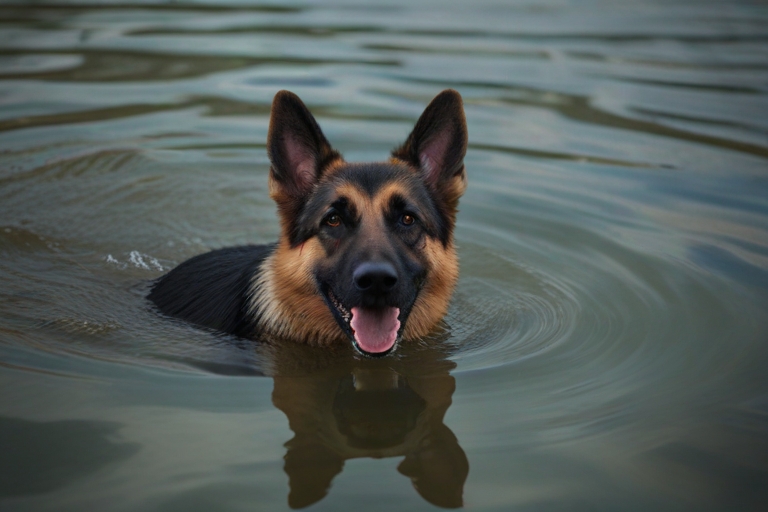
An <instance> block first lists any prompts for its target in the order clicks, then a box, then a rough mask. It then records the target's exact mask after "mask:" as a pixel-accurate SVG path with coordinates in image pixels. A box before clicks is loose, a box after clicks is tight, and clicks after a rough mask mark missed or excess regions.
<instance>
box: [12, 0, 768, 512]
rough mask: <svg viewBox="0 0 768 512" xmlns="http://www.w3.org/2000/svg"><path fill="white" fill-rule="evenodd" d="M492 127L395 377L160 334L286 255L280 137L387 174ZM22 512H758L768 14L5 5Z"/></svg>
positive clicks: (393, 363) (585, 6) (473, 146)
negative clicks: (277, 109) (255, 252)
mask: <svg viewBox="0 0 768 512" xmlns="http://www.w3.org/2000/svg"><path fill="white" fill-rule="evenodd" d="M446 87H453V88H456V89H458V90H459V91H460V92H461V93H462V95H463V96H464V99H465V104H466V113H467V120H468V125H469V133H470V148H469V152H468V155H467V159H466V163H467V169H468V175H469V180H470V186H469V189H468V191H467V193H466V195H465V196H464V198H463V199H462V202H461V213H460V217H459V222H458V227H457V231H456V237H457V240H458V244H459V246H460V257H461V272H462V274H461V280H460V283H459V287H458V290H457V292H456V296H455V299H454V302H453V305H452V308H451V312H450V314H449V316H448V318H447V319H446V324H445V326H444V327H443V328H442V330H441V331H440V332H438V333H436V334H435V335H434V336H433V337H432V338H431V339H429V340H425V341H424V342H423V343H420V344H418V345H412V346H407V347H404V348H403V350H401V351H400V352H398V353H397V355H396V356H394V357H390V358H387V359H385V360H383V361H364V360H361V359H360V358H359V357H357V356H355V355H354V354H352V353H351V351H350V350H349V349H348V348H346V347H344V348H340V349H338V350H335V351H331V352H329V351H322V350H317V349H310V348H305V347H301V346H286V347H274V346H266V345H263V344H262V345H260V344H254V343H251V342H245V341H243V340H237V339H233V338H229V337H225V336H217V335H215V334H212V333H209V332H206V331H202V330H199V329H195V328H193V327H190V326H188V325H185V324H183V323H179V322H173V321H169V320H166V319H163V318H160V317H159V316H158V315H156V314H155V313H154V312H153V311H152V310H151V308H150V307H149V306H148V304H147V303H146V301H145V300H144V294H145V292H146V286H147V283H148V282H149V281H150V280H151V279H153V278H155V277H157V276H159V275H161V274H162V272H163V271H165V270H167V269H169V268H171V267H172V266H173V265H175V264H176V263H179V262H181V261H183V260H185V259H186V258H188V257H190V256H193V255H195V254H198V253H201V252H204V251H206V250H208V249H210V248H216V247H223V246H228V245H235V244H242V243H267V242H271V241H273V240H274V239H275V238H276V237H277V232H278V231H277V230H278V226H277V220H276V216H275V211H274V206H273V204H272V203H271V201H270V200H269V198H268V191H267V179H266V177H267V171H268V161H267V158H266V151H265V148H264V143H265V139H266V131H267V120H268V114H269V104H270V102H271V99H272V96H273V95H274V94H275V92H276V91H277V90H279V89H284V88H285V89H290V90H293V91H294V92H296V93H298V94H299V95H300V96H301V97H302V98H303V99H304V100H305V101H306V102H307V104H308V105H309V106H310V108H311V109H312V110H313V112H314V113H315V114H316V116H317V117H318V120H319V122H320V124H321V126H322V127H323V129H324V131H325V133H326V135H327V136H328V138H329V140H330V141H331V142H332V143H333V144H334V145H335V146H336V147H337V148H338V149H340V150H341V151H342V152H343V153H344V154H345V156H346V157H347V159H348V160H377V159H383V158H385V157H386V155H387V153H388V151H389V150H390V149H391V148H392V147H393V146H394V145H395V144H397V143H399V142H401V140H402V139H403V138H404V137H405V136H406V135H407V134H408V132H409V130H410V128H411V126H412V124H413V122H414V121H415V119H416V118H417V117H418V115H419V114H420V113H421V111H422V109H423V108H424V106H425V105H426V103H427V102H428V101H429V100H430V99H431V98H432V97H433V96H434V95H435V94H436V93H437V92H439V91H440V90H441V89H443V88H446ZM0 280H1V281H0V283H1V284H0V444H1V445H2V446H1V448H2V449H1V450H0V506H1V507H2V509H3V510H56V511H60V510H73V511H74V510H246V509H247V510H262V509H264V510H267V509H268V510H275V509H287V508H288V507H289V506H290V507H294V508H296V507H303V506H308V505H312V509H313V510H314V509H317V510H339V509H340V508H349V509H351V508H353V507H354V508H362V509H367V510H394V509H398V510H399V509H408V510H421V509H429V508H432V505H438V506H443V507H452V506H459V505H461V504H463V505H464V507H466V508H467V509H469V510H510V509H515V510H529V509H530V510H565V509H567V510H590V511H591V510H758V509H762V506H764V504H765V502H766V500H767V499H768V485H766V482H768V314H766V311H768V5H766V4H765V3H764V2H759V1H755V2H749V1H740V2H739V1H728V2H726V1H715V0H712V1H703V0H696V1H692V0H691V1H677V2H666V1H662V0H657V1H653V0H640V1H633V2H629V1H627V2H620V1H600V0H584V1H568V0H542V1H536V2H532V1H515V0H509V1H492V0H483V1H478V2H444V1H441V2H431V1H426V0H415V1H407V2H406V1H392V2H378V3H376V4H375V5H374V4H369V3H367V2H363V1H360V0H350V1H341V2H336V3H332V4H325V3H320V2H317V3H315V2H283V3H275V4H262V3H256V2H246V1H243V2H237V1H232V2H230V3H218V2H209V3H204V2H202V1H201V2H181V1H180V2H170V3H169V2H136V3H131V2H98V3H93V4H91V3H74V2H45V1H42V2H21V3H18V4H12V3H7V2H6V3H3V4H0Z"/></svg>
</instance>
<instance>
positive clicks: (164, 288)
mask: <svg viewBox="0 0 768 512" xmlns="http://www.w3.org/2000/svg"><path fill="white" fill-rule="evenodd" d="M466 145H467V132H466V123H465V120H464V113H463V108H462V104H461V97H460V96H459V94H458V93H457V92H455V91H452V90H446V91H443V92H442V93H441V94H440V95H438V96H437V97H436V98H435V99H434V100H433V101H432V102H431V103H430V105H429V106H428V107H427V109H426V110H425V111H424V113H423V114H422V116H421V117H420V118H419V121H418V122H417V123H416V126H415V127H414V129H413V131H412V133H411V134H410V136H409V137H408V139H407V140H406V142H405V143H404V144H403V145H402V146H400V147H399V148H397V149H396V150H394V151H393V152H392V156H391V158H390V159H389V160H388V161H386V162H380V163H362V164H361V163H347V162H345V161H344V160H343V158H342V157H341V155H340V154H339V153H338V152H336V151H335V150H333V149H332V148H331V146H330V145H329V144H328V142H327V140H326V139H325V137H324V135H323V134H322V132H321V130H320V128H319V126H318V125H317V123H316V121H315V119H314V118H313V117H312V115H311V114H310V113H309V111H308V110H307V108H306V107H305V106H304V104H303V103H302V102H301V100H300V99H299V98H298V97H297V96H295V95H294V94H292V93H290V92H287V91H281V92H280V93H278V94H277V96H276V97H275V100H274V102H273V105H272V115H271V119H270V129H269V136H268V141H267V147H268V151H269V157H270V161H271V163H272V167H271V169H270V195H271V197H272V198H273V199H274V200H275V202H276V203H277V206H278V213H279V216H280V222H281V228H282V229H281V236H280V239H279V241H278V242H277V244H275V245H268V246H243V247H234V248H227V249H220V250H216V251H212V252H209V253H206V254H203V255H200V256H196V257H194V258H192V259H190V260H188V261H186V262H184V263H182V264H181V265H179V266H178V267H176V268H175V269H173V270H172V271H171V272H169V273H168V274H166V275H165V276H163V277H162V278H160V279H159V280H158V281H157V282H156V283H155V284H154V286H153V288H152V291H151V292H150V294H149V299H150V300H152V301H153V302H154V303H155V304H156V305H157V307H158V308H159V309H160V311H162V312H163V313H165V314H167V315H169V316H173V317H177V318H181V319H184V320H187V321H189V322H192V323H195V324H198V325H202V326H206V327H210V328H213V329H217V330H221V331H224V332H228V333H232V334H235V335H238V336H243V337H250V338H256V337H259V336H263V335H270V336H273V337H277V338H283V339H291V340H296V341H301V342H306V343H311V344H316V345H326V344H331V343H337V342H340V341H343V340H350V341H351V342H352V343H353V344H354V346H355V347H356V348H357V349H358V350H360V351H361V352H363V353H365V354H368V355H384V354H387V353H389V352H391V351H392V350H394V349H395V347H396V346H397V343H398V342H399V341H400V340H412V339H418V338H420V337H423V336H425V335H426V334H428V333H429V331H430V330H431V329H433V328H434V327H435V325H436V324H437V323H438V322H439V321H440V319H441V318H442V317H443V316H444V315H445V313H446V311H447V308H448V303H449V301H450V297H451V294H452V291H453V288H454V286H455V284H456V280H457V279H458V259H457V256H456V251H455V247H454V243H453V227H454V224H455V217H456V208H457V205H458V200H459V197H460V196H461V194H462V193H463V191H464V189H465V187H466V177H465V171H464V164H463V158H464V154H465V152H466Z"/></svg>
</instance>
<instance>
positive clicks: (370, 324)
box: [325, 290, 403, 357]
mask: <svg viewBox="0 0 768 512" xmlns="http://www.w3.org/2000/svg"><path fill="white" fill-rule="evenodd" d="M325 295H326V297H327V298H328V302H329V303H330V305H331V306H332V308H331V309H332V310H333V311H334V313H335V315H334V316H335V317H336V321H337V322H338V323H339V325H340V326H341V328H342V330H344V331H345V332H346V333H347V334H348V335H349V336H350V338H352V342H353V344H354V346H355V348H356V349H357V350H359V351H360V352H362V353H363V354H365V355H368V356H373V357H380V356H384V355H387V354H389V353H390V352H392V351H393V350H394V348H395V346H396V345H397V342H398V340H399V339H400V334H401V331H402V329H401V328H402V326H403V323H402V322H401V321H400V308H396V307H392V306H385V307H381V308H364V307H360V306H355V307H352V308H347V307H346V306H344V305H343V304H342V303H341V301H340V300H339V299H338V298H336V296H335V295H334V294H333V292H331V291H330V290H326V293H325Z"/></svg>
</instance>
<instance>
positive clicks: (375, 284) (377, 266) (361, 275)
mask: <svg viewBox="0 0 768 512" xmlns="http://www.w3.org/2000/svg"><path fill="white" fill-rule="evenodd" d="M352 280H353V281H354V282H355V286H356V287H357V289H358V290H360V291H362V292H367V293H374V294H378V293H386V292H388V291H391V290H392V288H394V287H395V285H396V284H397V271H396V270H395V267H393V266H392V265H391V264H390V263H386V262H365V263H363V264H361V265H360V266H359V267H357V268H356V269H355V271H354V273H353V274H352Z"/></svg>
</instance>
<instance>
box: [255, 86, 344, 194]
mask: <svg viewBox="0 0 768 512" xmlns="http://www.w3.org/2000/svg"><path fill="white" fill-rule="evenodd" d="M267 153H268V154H269V160H270V162H272V168H271V169H270V178H271V179H270V181H271V183H270V185H271V187H270V188H271V189H272V190H271V192H272V194H271V195H272V197H273V199H275V200H276V201H278V204H279V203H280V199H279V198H282V199H284V200H285V199H289V198H290V199H293V200H300V199H302V198H304V197H305V196H306V195H307V194H308V193H309V192H310V191H311V190H312V187H313V186H314V184H315V183H316V182H317V180H318V179H319V178H320V173H321V172H322V170H323V168H324V167H325V166H327V165H328V164H329V163H330V162H331V161H333V160H335V159H337V158H341V156H340V155H339V153H337V152H336V151H334V149H333V148H332V147H331V145H330V144H329V143H328V141H327V140H326V138H325V136H324V135H323V132H322V131H321V130H320V127H319V126H318V124H317V121H315V118H314V117H313V116H312V114H311V113H310V112H309V110H308V109H307V107H306V106H305V105H304V103H303V102H302V101H301V100H300V99H299V97H298V96H296V95H295V94H293V93H292V92H290V91H280V92H278V93H277V94H276V95H275V99H274V100H273V101H272V113H271V115H270V118H269V134H268V135H267Z"/></svg>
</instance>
